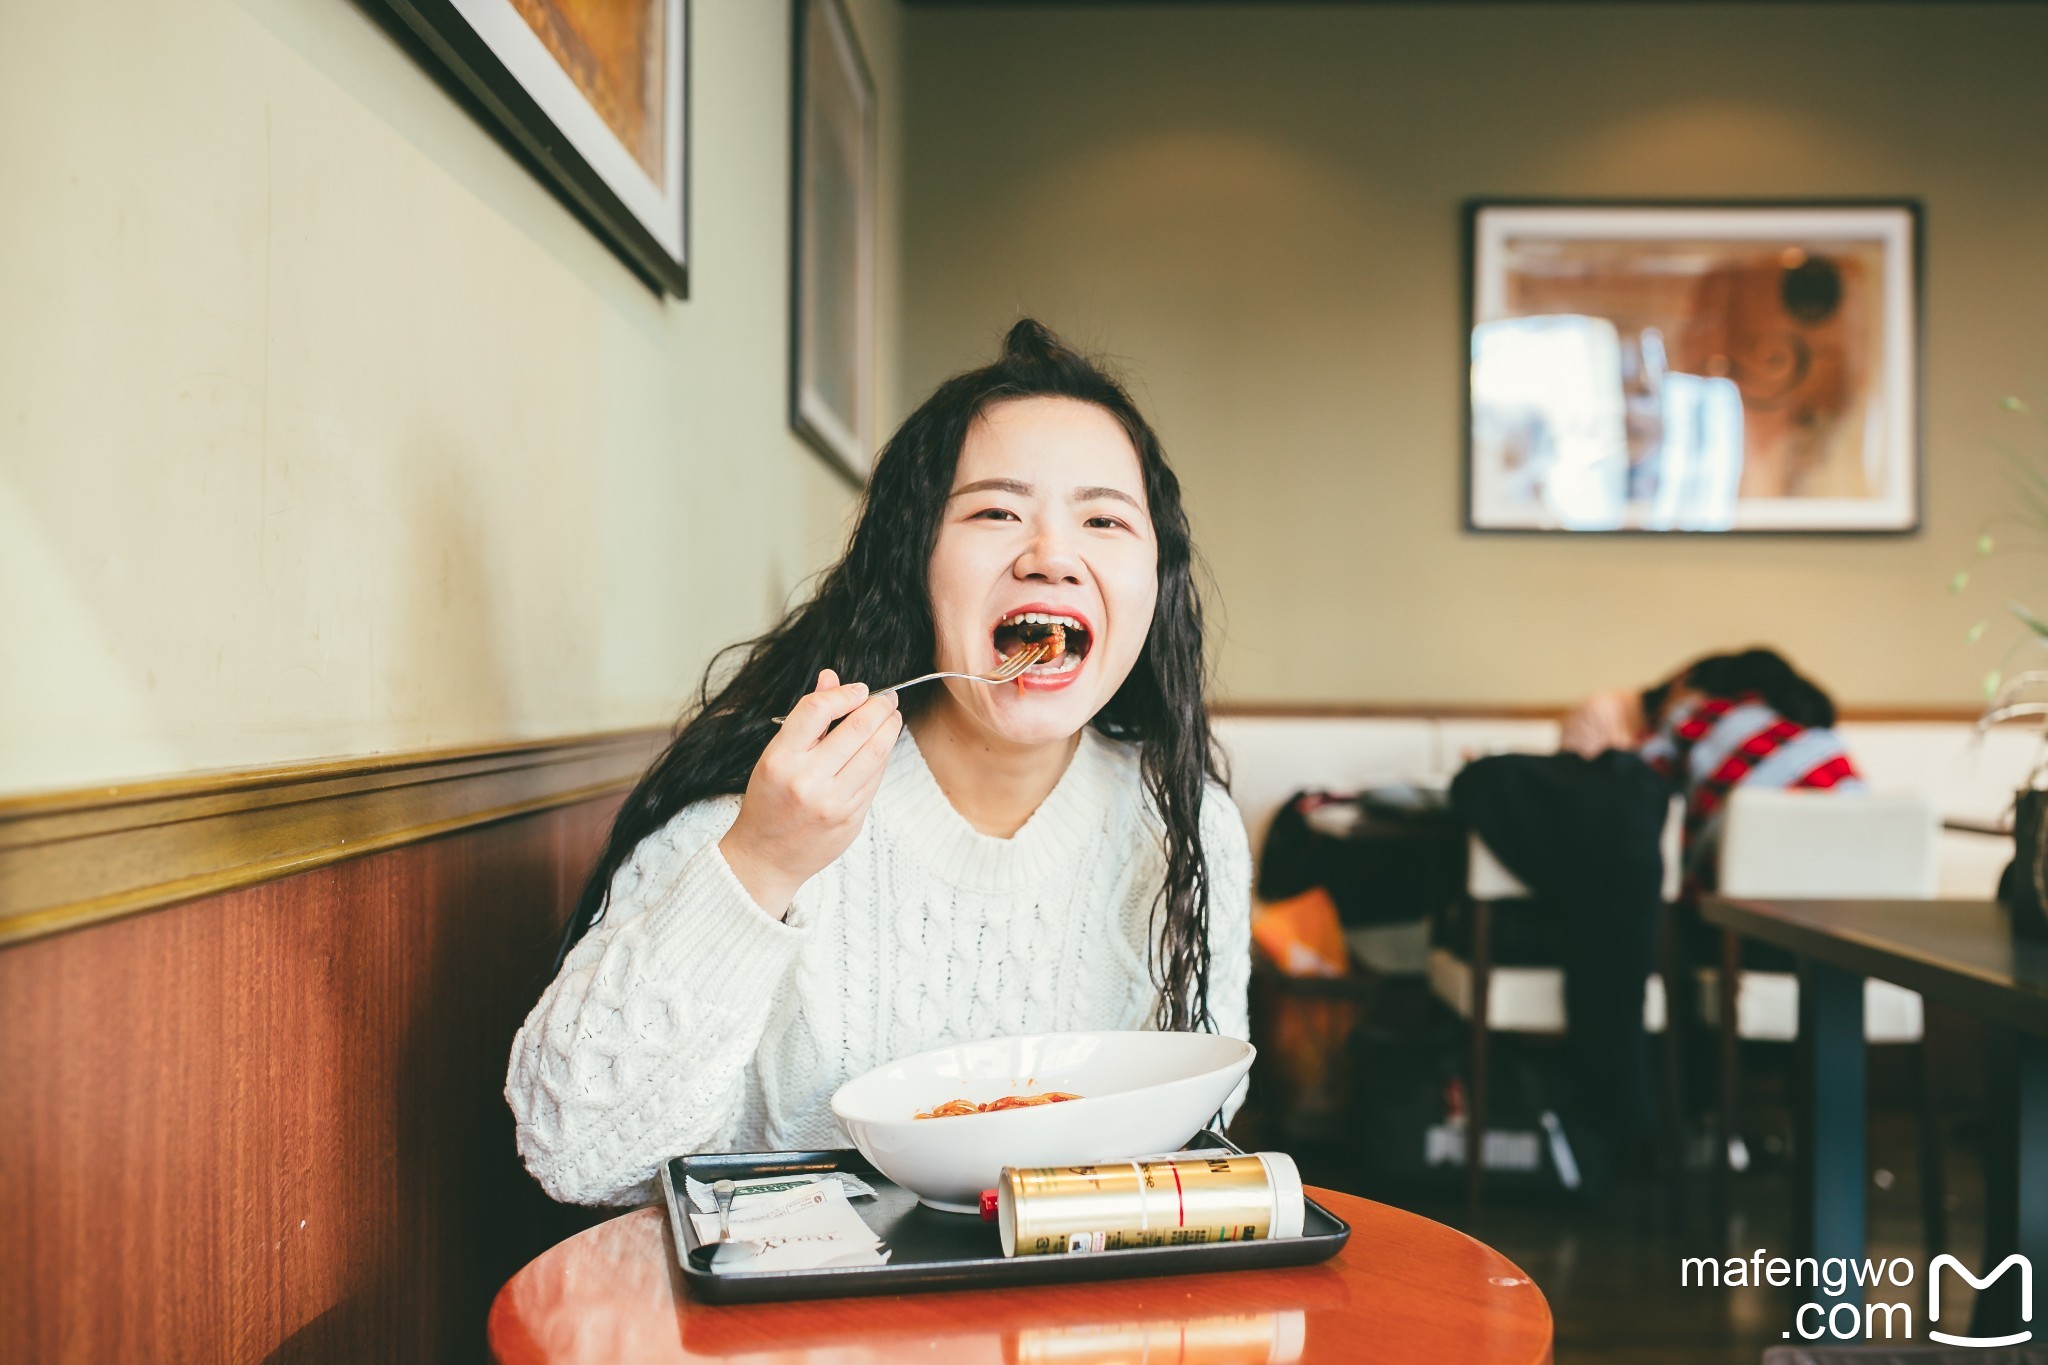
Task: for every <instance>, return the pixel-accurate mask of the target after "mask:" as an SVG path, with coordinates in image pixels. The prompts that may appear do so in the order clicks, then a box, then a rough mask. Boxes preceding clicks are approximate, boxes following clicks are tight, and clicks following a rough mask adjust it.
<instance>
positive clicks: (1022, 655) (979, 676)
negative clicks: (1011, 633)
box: [775, 640, 1052, 725]
mask: <svg viewBox="0 0 2048 1365" xmlns="http://www.w3.org/2000/svg"><path fill="white" fill-rule="evenodd" d="M1051 648H1052V646H1051V644H1050V643H1049V642H1047V641H1043V640H1041V641H1040V642H1038V643H1037V644H1034V645H1026V646H1024V648H1022V649H1020V650H1018V651H1017V652H1016V653H1015V654H1012V655H1010V656H1009V657H1008V658H1006V659H1004V660H1003V662H1002V664H1001V665H1000V666H999V667H997V668H996V669H995V670H994V671H993V672H990V673H927V674H925V675H924V676H923V677H921V678H910V679H907V680H905V681H903V682H900V683H897V684H896V685H895V686H894V687H884V688H882V689H881V690H880V691H878V692H871V693H869V695H870V696H872V697H879V696H883V695H885V694H887V693H890V692H901V691H902V690H903V689H904V688H906V687H915V686H917V685H918V684H919V683H928V682H935V681H937V680H938V679H940V678H965V679H966V680H967V681H968V682H979V683H1006V682H1015V681H1017V678H1018V677H1019V675H1021V674H1022V673H1023V672H1024V670H1025V669H1027V668H1029V667H1031V665H1033V664H1035V663H1042V662H1044V660H1045V656H1046V654H1047V652H1048V651H1049V650H1050V649H1051ZM788 719H789V717H788V716H777V717H775V723H776V724H777V725H780V724H782V722H784V721H786V720H788Z"/></svg>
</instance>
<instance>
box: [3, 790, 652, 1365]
mask: <svg viewBox="0 0 2048 1365" xmlns="http://www.w3.org/2000/svg"><path fill="white" fill-rule="evenodd" d="M617 803H618V798H616V797H607V798H604V799H602V800H592V801H584V802H581V803H578V804H575V805H569V806H563V807H559V808H556V809H552V810H547V811H543V812H541V813H538V814H533V815H528V816H523V817H519V818H514V819H509V820H502V821H499V822H497V823H493V824H488V825H483V826H479V827H475V828H470V829H466V830H463V831H462V832H460V833H457V834H453V835H448V836H444V837H440V838H435V839H428V840H425V841H422V842H417V843H412V844H407V845H405V846H403V847H399V848H394V849H390V850H388V851H385V852H381V853H376V854H372V855H370V856H367V857H360V858H354V859H349V860H346V861H342V862H336V863H333V864H330V865H327V866H323V867H320V868H318V869H316V870H314V871H310V872H305V873H301V874H299V875H296V876H290V877H285V878H281V879H277V880H273V881H268V882H265V883H263V884H261V885H256V886H251V887H247V888H244V889H240V890H236V891H232V892H228V893H226V894H222V895H216V896H210V897H207V898H204V899H199V900H192V901H187V902H185V903H183V904H179V905H175V906H172V907H170V908H167V909H163V910H160V911H157V912H156V913H153V914H147V915H135V916H130V917H127V918H123V919H118V920H114V921H111V922H108V923H103V924H100V925H98V926H96V927H93V928H89V929H85V930H83V931H81V932H77V933H66V934H59V935H54V936H51V937H45V938H39V939H35V940H33V941H29V942H23V943H19V944H16V945H15V946H13V947H10V948H6V949H4V950H0V1228H4V1229H5V1230H6V1232H5V1236H4V1238H0V1342H5V1343H6V1346H5V1347H4V1348H0V1354H4V1355H5V1356H6V1357H7V1358H8V1359H12V1360H34V1361H39V1362H40V1361H95V1362H98V1361H128V1360H252V1361H253V1360H267V1361H279V1362H286V1361H299V1360H306V1361H312V1360H320V1361H327V1360H351V1361H353V1360H365V1361H367V1360H391V1361H398V1360H404V1361H415V1360H417V1361H457V1360H470V1359H480V1358H481V1357H482V1356H483V1353H484V1335H483V1334H484V1317H485V1313H486V1310H487V1308H488V1306H489V1303H490V1300H491V1295H492V1294H493V1293H494V1292H495V1291H496V1289H497V1287H498V1286H499V1285H500V1284H501V1283H502V1282H503V1281H504V1280H505V1279H506V1278H507V1277H509V1276H510V1275H511V1274H512V1273H513V1272H514V1271H516V1270H517V1269H519V1267H520V1266H521V1265H523V1264H524V1263H525V1262H526V1261H527V1260H529V1259H530V1258H532V1257H533V1256H534V1255H536V1254H537V1253H538V1252H540V1251H541V1250H542V1249H544V1248H545V1247H547V1246H549V1245H551V1244H552V1243H553V1242H554V1241H556V1240H558V1239H559V1238H560V1237H561V1236H563V1235H565V1234H566V1233H567V1232H568V1231H571V1230H573V1229H574V1228H575V1227H578V1226H581V1225H582V1224H583V1222H584V1221H585V1220H584V1219H583V1217H582V1216H580V1215H579V1214H578V1213H577V1212H575V1211H571V1210H565V1209H561V1208H558V1207H557V1206H555V1205H553V1204H551V1203H550V1202H549V1201H548V1199H547V1198H546V1196H544V1195H543V1194H542V1193H541V1192H540V1189H539V1188H538V1187H537V1186H536V1185H535V1184H534V1183H533V1181H532V1180H531V1179H530V1178H529V1177H528V1176H527V1175H526V1173H525V1171H524V1170H523V1168H522V1167H521V1166H520V1164H519V1161H518V1158H517V1155H516V1154H515V1152H514V1150H513V1142H512V1118H511V1115H510V1113H509V1112H508V1110H507V1109H506V1106H505V1101H504V1097H503V1094H502V1090H503V1086H504V1077H505V1066H506V1059H507V1054H508V1052H509V1050H510V1047H511V1042H512V1035H513V1033H514V1032H515V1031H516V1029H517V1028H518V1026H519V1024H520V1022H521V1020H522V1019H523V1018H524V1016H525V1013H526V1011H527V1009H528V1008H530V1007H531V1005H532V1003H533V1001H534V1000H535V998H536V997H537V996H538V994H539V992H540V990H541V988H542V986H543V985H544V984H545V983H546V979H547V975H548V969H549V966H550V965H551V962H552V955H553V951H554V942H555V935H556V928H557V926H558V925H559V924H560V923H561V921H562V919H563V918H564V917H565V915H566V912H567V907H568V905H569V904H570V902H571V899H572V898H573V896H574V893H575V890H576V889H577V887H578V886H579V885H580V881H581V878H582V876H583V873H584V871H585V870H586V869H587V868H588V867H589V865H590V863H591V861H592V859H593V858H594V857H595V855H596V852H597V850H598V848H599V846H600V843H601V840H602V838H603V835H604V832H605V830H606V828H607V826H608V822H609V820H610V818H611V815H612V812H613V811H614V810H615V809H616V807H617Z"/></svg>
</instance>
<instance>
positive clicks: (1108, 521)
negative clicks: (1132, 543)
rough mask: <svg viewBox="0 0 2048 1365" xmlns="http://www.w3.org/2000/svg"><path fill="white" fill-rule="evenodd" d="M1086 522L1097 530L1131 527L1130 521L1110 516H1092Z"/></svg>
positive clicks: (1117, 529) (1126, 528)
mask: <svg viewBox="0 0 2048 1365" xmlns="http://www.w3.org/2000/svg"><path fill="white" fill-rule="evenodd" d="M1085 524H1086V525H1087V526H1089V527H1090V528H1091V529H1093V530H1097V531H1128V530H1130V529H1131V527H1130V523H1129V522H1126V521H1123V520H1121V519H1120V518H1117V517H1109V516H1101V517H1090V518H1088V520H1087V522H1086V523H1085Z"/></svg>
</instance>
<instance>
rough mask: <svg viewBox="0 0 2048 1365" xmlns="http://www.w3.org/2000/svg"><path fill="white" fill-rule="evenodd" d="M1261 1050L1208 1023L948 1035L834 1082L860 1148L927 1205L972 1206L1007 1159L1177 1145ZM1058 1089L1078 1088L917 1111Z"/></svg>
mask: <svg viewBox="0 0 2048 1365" xmlns="http://www.w3.org/2000/svg"><path fill="white" fill-rule="evenodd" d="M1256 1051H1257V1050H1256V1049H1255V1048H1253V1047H1252V1045H1251V1044H1250V1043H1246V1042H1241V1041H1239V1040H1238V1039H1236V1038H1219V1037H1217V1036H1216V1035H1215V1034H1213V1033H1158V1032H1137V1031H1132V1032H1115V1033H1111V1032H1104V1033H1028V1034H1018V1035H1015V1036H1012V1037H1008V1038H989V1039H986V1040H984V1041H982V1042H977V1043H955V1044H954V1045H952V1046H951V1047H942V1048H934V1049H933V1050H932V1051H930V1052H920V1053H918V1054H917V1055H916V1056H914V1057H905V1058H903V1059H902V1060H900V1061H894V1062H890V1063H888V1064H887V1065H886V1066H878V1067H876V1068H875V1069H874V1070H873V1071H870V1072H868V1073H867V1074H865V1075H862V1076H856V1077H855V1078H854V1079H852V1080H850V1081H848V1082H847V1083H846V1084H845V1085H842V1086H840V1087H839V1089H838V1090H837V1091H835V1092H834V1093H833V1096H832V1113H833V1116H834V1117H836V1118H837V1119H838V1120H839V1125H840V1127H842V1128H844V1129H845V1130H846V1134H847V1136H848V1137H849V1138H851V1139H852V1140H853V1145H854V1146H855V1147H858V1148H859V1149H860V1152H861V1155H862V1156H865V1157H866V1158H867V1159H868V1160H869V1161H872V1162H873V1163H874V1164H875V1168H876V1169H877V1170H879V1171H880V1172H881V1173H882V1174H883V1175H886V1176H888V1177H889V1179H891V1180H893V1181H895V1182H896V1183H897V1184H898V1185H901V1186H903V1188H905V1189H907V1190H909V1191H910V1192H911V1193H913V1194H915V1195H916V1196H917V1197H918V1198H919V1199H920V1200H922V1201H924V1202H925V1203H926V1204H928V1205H930V1206H931V1207H933V1208H935V1209H945V1210H947V1211H948V1212H951V1213H978V1212H980V1208H981V1192H982V1191H983V1190H987V1189H993V1188H995V1183H996V1177H997V1176H998V1175H999V1174H1000V1173H1001V1172H1002V1169H1003V1167H1005V1166H1079V1165H1087V1164H1090V1163H1094V1162H1100V1161H1119V1160H1123V1159H1125V1158H1128V1157H1135V1156H1148V1155H1151V1154H1154V1153H1158V1152H1167V1151H1172V1150H1173V1149H1175V1148H1177V1147H1179V1146H1180V1145H1181V1144H1182V1143H1184V1142H1186V1141H1187V1140H1188V1139H1189V1138H1190V1137H1192V1136H1194V1134H1195V1133H1196V1132H1198V1131H1199V1130H1200V1129H1201V1127H1202V1125H1204V1124H1205V1123H1207V1122H1208V1121H1209V1119H1210V1118H1211V1116H1213V1115H1214V1114H1215V1113H1216V1111H1217V1110H1218V1109H1220V1108H1221V1107H1222V1106H1223V1101H1224V1100H1225V1099H1227V1098H1228V1097H1229V1095H1230V1092H1231V1091H1232V1090H1233V1089H1235V1088H1236V1086H1237V1083H1238V1082H1239V1081H1240V1080H1242V1079H1243V1078H1244V1073H1245V1072H1246V1070H1247V1069H1249V1068H1250V1066H1251V1064H1252V1058H1253V1056H1254V1055H1256ZM1049 1090H1064V1091H1067V1092H1069V1093H1071V1094H1075V1095H1079V1096H1080V1097H1081V1098H1080V1099H1076V1100H1064V1101H1061V1102H1060V1103H1057V1104H1041V1105H1036V1106H1033V1107H1031V1108H1028V1109H1004V1110H997V1111H995V1112H993V1113H986V1114H963V1115H960V1116H957V1117H953V1118H934V1119H920V1118H918V1117H916V1115H917V1114H918V1112H919V1111H921V1110H929V1109H932V1108H934V1107H935V1106H937V1105H941V1104H944V1103H946V1102H947V1101H948V1100H961V1099H964V1100H972V1101H974V1102H975V1103H977V1104H985V1103H987V1102H988V1101H990V1100H995V1099H1000V1098H1002V1097H1003V1096H1005V1095H1037V1094H1043V1093H1045V1092H1046V1091H1049Z"/></svg>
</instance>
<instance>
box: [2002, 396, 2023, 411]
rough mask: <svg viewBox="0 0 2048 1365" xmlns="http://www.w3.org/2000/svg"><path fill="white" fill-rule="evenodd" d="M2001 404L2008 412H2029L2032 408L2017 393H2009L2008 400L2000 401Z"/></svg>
mask: <svg viewBox="0 0 2048 1365" xmlns="http://www.w3.org/2000/svg"><path fill="white" fill-rule="evenodd" d="M1999 406H2000V407H2002V408H2004V409H2005V410H2006V411H2007V412H2027V411H2029V410H2030V409H2029V408H2028V407H2027V405H2026V403H2025V402H2023V401H2022V400H2021V399H2020V398H2019V396H2018V395H2017V394H2012V395H2008V396H2007V397H2006V400H2005V401H2004V402H2003V403H2000V404H1999Z"/></svg>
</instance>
